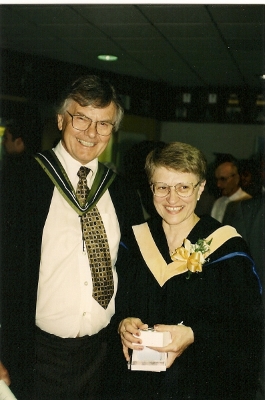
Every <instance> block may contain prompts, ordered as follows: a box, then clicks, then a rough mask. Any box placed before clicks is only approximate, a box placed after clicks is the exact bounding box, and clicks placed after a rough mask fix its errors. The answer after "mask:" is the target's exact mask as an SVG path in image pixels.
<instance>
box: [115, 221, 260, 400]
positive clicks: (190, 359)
mask: <svg viewBox="0 0 265 400" xmlns="http://www.w3.org/2000/svg"><path fill="white" fill-rule="evenodd" d="M148 225H149V228H150V230H151V233H152V236H153V238H154V240H155V243H156V245H157V247H158V248H159V250H160V252H161V254H162V256H163V258H164V259H165V261H166V262H167V264H168V263H170V262H171V259H170V256H169V250H168V245H167V242H166V238H165V235H164V232H163V229H162V222H161V219H160V218H159V217H158V218H153V219H152V220H150V221H148ZM219 226H220V224H219V222H217V221H216V220H214V219H213V218H211V217H210V216H204V217H202V218H201V220H200V221H199V222H198V223H197V224H196V225H195V227H194V228H193V230H192V231H191V232H190V234H189V236H188V239H189V240H190V241H191V243H193V244H194V243H196V242H197V240H198V239H203V238H206V237H208V235H210V233H211V232H213V231H214V230H216V229H217V228H218V227H219ZM130 248H131V258H130V261H129V262H128V263H127V269H126V270H124V269H123V270H121V271H120V282H121V284H120V286H119V288H120V289H119V291H118V296H117V301H118V302H119V310H120V316H121V317H122V318H124V317H128V316H133V317H139V318H141V320H142V321H143V322H144V323H147V324H148V325H149V326H153V325H154V324H170V325H171V324H173V325H176V324H178V323H181V322H182V321H183V324H184V325H187V326H190V327H191V328H192V330H193V332H194V338H195V341H194V343H193V344H192V345H191V346H189V347H188V348H187V349H186V350H185V351H184V352H183V354H182V355H181V356H180V357H179V358H177V359H176V360H175V362H174V364H173V365H172V366H171V367H170V368H169V369H167V371H166V372H159V373H158V372H156V373H155V372H138V371H127V370H126V367H127V366H126V363H125V362H122V363H121V365H120V368H121V372H120V376H122V381H121V383H120V387H121V394H120V398H123V396H124V395H125V393H126V398H128V399H136V398H137V399H146V398H148V399H159V400H160V399H171V398H172V399H175V400H180V399H181V400H182V399H188V398H189V399H194V400H202V399H203V400H209V399H214V400H217V399H220V400H221V399H222V400H226V399H228V398H229V399H230V398H231V399H233V400H242V399H248V400H250V399H252V397H250V395H251V394H254V393H255V390H256V385H257V379H258V366H259V362H258V360H259V358H260V357H261V354H262V342H263V341H262V330H263V328H262V325H263V321H262V308H261V296H260V286H259V282H258V280H257V277H256V275H255V273H253V268H252V263H251V261H250V260H249V259H248V258H247V257H245V256H235V257H232V258H229V259H227V260H224V261H218V262H216V263H213V264H209V265H208V263H205V264H204V265H203V269H202V272H201V273H192V274H191V276H190V277H189V279H187V277H188V273H184V274H180V275H177V276H174V277H173V278H171V279H170V280H168V281H167V282H166V283H165V284H164V286H162V287H160V286H159V284H158V282H157V281H156V280H155V278H154V276H153V274H152V273H151V272H150V270H149V268H148V267H147V266H146V264H145V262H144V260H143V257H142V255H141V253H140V250H139V248H138V245H137V243H136V241H135V240H134V239H133V240H132V243H131V244H130ZM236 251H237V252H245V253H247V254H248V249H247V246H246V243H245V242H244V240H243V239H242V238H240V237H234V238H231V239H229V240H228V241H227V242H225V243H224V244H223V245H222V246H221V247H219V248H218V249H217V250H216V251H215V252H214V253H213V254H211V255H210V257H209V259H210V262H213V261H215V260H218V259H219V258H220V257H222V256H224V255H226V254H229V253H233V252H236ZM244 396H246V397H244Z"/></svg>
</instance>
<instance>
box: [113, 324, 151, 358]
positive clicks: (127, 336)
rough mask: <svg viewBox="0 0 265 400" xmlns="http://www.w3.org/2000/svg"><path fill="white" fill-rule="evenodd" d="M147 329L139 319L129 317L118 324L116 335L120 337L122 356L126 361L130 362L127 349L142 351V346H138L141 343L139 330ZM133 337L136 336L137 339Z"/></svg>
mask: <svg viewBox="0 0 265 400" xmlns="http://www.w3.org/2000/svg"><path fill="white" fill-rule="evenodd" d="M147 328H148V325H147V324H144V323H143V322H142V321H141V320H140V319H139V318H134V317H129V318H125V319H123V320H122V321H121V322H120V324H119V328H118V333H119V334H120V337H121V342H122V347H123V354H124V357H125V359H126V361H130V355H129V349H137V350H142V349H143V346H139V345H140V344H141V343H142V341H141V339H140V335H141V332H140V330H141V329H147ZM133 335H136V336H138V338H136V337H134V336H133Z"/></svg>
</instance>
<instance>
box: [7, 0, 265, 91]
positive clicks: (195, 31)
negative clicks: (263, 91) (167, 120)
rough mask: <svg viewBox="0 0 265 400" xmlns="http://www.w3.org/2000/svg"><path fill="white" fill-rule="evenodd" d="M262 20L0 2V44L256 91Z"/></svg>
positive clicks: (201, 9)
mask: <svg viewBox="0 0 265 400" xmlns="http://www.w3.org/2000/svg"><path fill="white" fill-rule="evenodd" d="M264 17H265V5H262V4H261V5H259V4H255V5H250V4H231V5H223V4H219V5H211V4H208V5H202V4H192V5H189V4H165V5H163V4H143V3H142V4H98V5H96V4H75V5H74V4H61V5H60V4H48V5H42V4H39V5H38V4H34V5H27V4H24V5H16V4H15V5H14V4H13V5H8V4H6V5H0V29H1V30H0V32H1V39H0V45H1V47H2V48H4V49H8V50H14V51H19V52H23V53H27V54H31V55H38V56H45V57H48V58H51V59H55V60H60V61H64V62H68V63H73V64H78V65H82V66H86V67H88V68H92V69H99V70H107V71H111V72H112V73H117V74H122V75H128V76H131V77H137V78H143V79H148V80H151V81H155V82H160V83H166V84H169V85H173V86H182V87H197V86H203V87H225V86H228V87H231V86H232V87H241V86H249V87H250V88H256V87H259V86H260V85H261V80H260V78H259V76H260V75H261V74H264V73H265V66H264ZM99 54H114V55H116V56H118V61H116V62H108V63H106V62H103V61H99V60H98V59H97V56H98V55H99Z"/></svg>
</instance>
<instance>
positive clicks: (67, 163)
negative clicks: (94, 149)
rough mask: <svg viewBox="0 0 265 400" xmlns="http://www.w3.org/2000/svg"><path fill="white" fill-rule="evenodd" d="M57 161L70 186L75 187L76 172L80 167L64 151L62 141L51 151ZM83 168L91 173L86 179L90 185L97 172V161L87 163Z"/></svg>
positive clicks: (77, 162) (78, 163)
mask: <svg viewBox="0 0 265 400" xmlns="http://www.w3.org/2000/svg"><path fill="white" fill-rule="evenodd" d="M53 151H54V152H55V154H56V156H57V157H58V159H59V161H60V162H61V164H62V166H63V168H64V169H65V172H66V173H67V176H68V178H69V180H70V182H71V184H72V185H73V186H74V187H75V186H76V184H77V181H78V176H77V171H78V170H79V168H80V167H81V165H82V164H80V162H79V161H77V160H75V159H74V158H73V157H72V156H71V155H70V154H69V153H68V151H66V149H65V148H64V146H63V145H62V141H61V140H60V142H59V143H58V144H57V146H56V147H55V148H54V149H53ZM84 167H87V168H89V169H90V170H91V171H92V174H91V173H89V177H88V179H89V180H90V181H91V184H92V183H93V181H94V178H95V175H96V173H97V170H98V159H97V158H96V159H94V160H92V161H90V162H89V163H87V164H85V165H84Z"/></svg>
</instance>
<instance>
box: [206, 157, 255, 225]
mask: <svg viewBox="0 0 265 400" xmlns="http://www.w3.org/2000/svg"><path fill="white" fill-rule="evenodd" d="M215 178H216V184H217V187H218V189H219V191H220V194H221V197H219V198H218V199H217V200H215V202H214V204H213V207H212V211H211V216H212V217H213V218H215V219H217V220H218V221H219V222H223V223H224V217H225V212H226V208H227V205H228V203H230V202H235V201H240V200H245V199H248V198H251V196H250V195H249V194H248V193H246V192H244V191H243V190H242V189H241V187H240V176H239V173H238V168H237V164H236V161H235V160H233V159H232V158H231V159H230V160H229V159H228V160H226V161H224V162H221V163H220V164H219V165H218V166H217V167H216V169H215Z"/></svg>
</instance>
